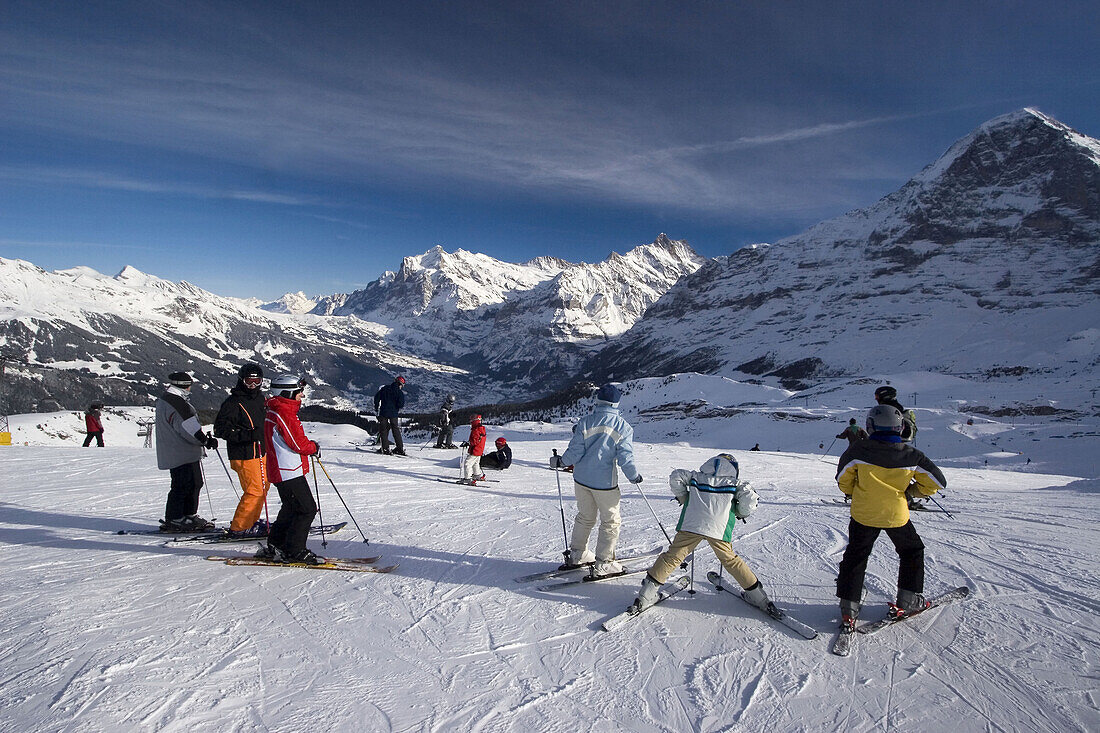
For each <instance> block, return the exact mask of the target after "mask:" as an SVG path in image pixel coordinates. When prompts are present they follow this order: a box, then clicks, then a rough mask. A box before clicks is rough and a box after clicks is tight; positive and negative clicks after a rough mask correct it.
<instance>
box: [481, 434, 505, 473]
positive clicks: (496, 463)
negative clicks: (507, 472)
mask: <svg viewBox="0 0 1100 733" xmlns="http://www.w3.org/2000/svg"><path fill="white" fill-rule="evenodd" d="M493 445H494V446H496V450H495V451H493V452H492V453H486V454H485V455H483V456H482V457H481V469H482V470H483V471H484V470H485V469H486V468H491V469H493V470H496V471H503V470H504V469H506V468H508V467H509V466H511V465H512V448H511V446H509V445H508V441H507V440H505V439H504V438H503V437H500V438H497V439H496V440H495V441H494V442H493Z"/></svg>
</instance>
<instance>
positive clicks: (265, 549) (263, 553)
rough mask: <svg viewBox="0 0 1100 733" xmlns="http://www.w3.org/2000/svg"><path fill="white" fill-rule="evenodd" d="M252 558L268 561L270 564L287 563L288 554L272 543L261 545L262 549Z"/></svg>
mask: <svg viewBox="0 0 1100 733" xmlns="http://www.w3.org/2000/svg"><path fill="white" fill-rule="evenodd" d="M252 557H254V558H256V559H257V560H267V561H268V562H286V554H285V553H284V552H283V551H282V550H280V549H279V548H278V547H276V546H275V545H272V544H270V543H266V544H263V545H260V549H259V550H257V551H256V554H255V555H253V556H252Z"/></svg>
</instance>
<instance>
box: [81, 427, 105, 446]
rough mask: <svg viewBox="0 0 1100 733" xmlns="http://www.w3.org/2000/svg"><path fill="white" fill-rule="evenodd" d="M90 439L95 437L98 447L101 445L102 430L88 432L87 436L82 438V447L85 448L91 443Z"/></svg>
mask: <svg viewBox="0 0 1100 733" xmlns="http://www.w3.org/2000/svg"><path fill="white" fill-rule="evenodd" d="M92 439H95V441H96V444H97V445H98V446H99V447H100V448H102V447H103V431H102V430H96V431H94V432H91V433H88V437H86V438H84V447H85V448H87V447H88V446H89V445H91V444H92Z"/></svg>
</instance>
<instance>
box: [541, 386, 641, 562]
mask: <svg viewBox="0 0 1100 733" xmlns="http://www.w3.org/2000/svg"><path fill="white" fill-rule="evenodd" d="M621 398H622V393H621V392H620V391H619V389H618V387H616V386H615V385H613V384H605V385H604V386H602V387H600V389H599V390H598V391H597V392H596V405H595V407H593V408H592V412H591V414H589V415H587V416H585V417H582V418H581V419H580V420H579V421H578V422H577V424H576V425H575V426H574V427H573V437H572V438H571V439H570V440H569V447H567V448H566V449H565V452H564V453H562V454H561V455H560V456H553V457H551V459H550V461H551V465H552V466H553V467H554V468H563V467H565V466H573V490H574V491H575V492H576V495H577V518H576V519H575V520H574V522H573V536H572V538H571V539H570V542H569V557H570V561H571V563H573V564H577V565H580V564H584V563H590V562H593V561H594V562H595V563H596V564H595V566H594V568H593V572H594V574H595V575H613V574H615V573H621V572H622V570H623V566H622V565H621V564H619V563H618V562H616V560H615V547H616V546H617V545H618V543H619V527H620V525H621V524H622V520H621V518H620V513H619V500H620V498H621V494H620V492H619V474H618V470H617V468H616V464H618V466H620V467H621V468H622V470H623V473H625V474H626V477H627V478H628V479H630V482H631V483H634V484H640V483H641V482H642V475H641V474H640V473H638V469H637V468H636V467H635V466H634V428H632V427H630V423H628V422H627V421H626V420H624V419H623V417H622V415H620V414H619V400H620V399H621ZM597 515H599V519H600V529H599V533H598V534H597V537H596V549H595V552H594V553H593V552H590V551H589V550H588V538H589V536H590V535H591V534H592V528H593V527H595V526H596V517H597Z"/></svg>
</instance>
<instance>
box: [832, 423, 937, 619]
mask: <svg viewBox="0 0 1100 733" xmlns="http://www.w3.org/2000/svg"><path fill="white" fill-rule="evenodd" d="M904 428H905V418H904V417H903V416H902V413H901V412H900V411H899V410H898V409H897V408H896V407H892V406H890V405H885V404H884V405H877V406H875V407H873V408H871V411H870V412H868V413H867V431H868V432H869V433H870V438H869V439H868V440H864V441H861V442H859V443H855V444H853V445H852V446H850V447H849V448H848V449H847V450H846V451H844V454H843V455H842V456H841V457H840V462H839V463H838V465H837V473H836V480H837V485H838V486H839V487H840V490H841V491H842V492H843V493H844V494H845V495H846V496H850V497H851V499H852V509H851V512H852V518H851V521H850V522H849V523H848V547H847V549H846V550H845V551H844V558H843V559H842V560H841V561H840V574H839V576H838V578H837V587H836V595H837V597H838V598H839V599H840V613H841V617H842V622H841V626H842V628H845V629H851V628H853V627H854V626H855V621H856V619H857V618H858V617H859V611H860V606H861V601H862V599H863V576H864V574H865V573H866V571H867V559H868V558H869V557H870V555H871V550H872V548H873V547H874V544H875V540H877V539H878V536H879V533H880V532H881V531H883V530H885V531H886V534H887V535H888V536H889V537H890V540H891V542H893V543H894V548H895V550H897V553H898V561H899V565H898V595H897V602H896V603H891V604H890V611H889V613H890V615H891V616H894V617H898V618H900V617H901V616H905V615H908V614H912V613H915V612H918V611H922V610H924V609H925V608H927V602H926V601H925V600H924V596H923V595H922V593H923V592H924V543H923V542H922V541H921V538H920V536H919V535H918V534H917V530H916V528H914V527H913V522H912V521H911V520H910V519H909V508H908V505H907V502H906V498H907V494H914V493H917V494H919V495H921V496H931V495H932V494H934V493H936V492H937V491H939V490H940V489H943V488H945V487H946V486H947V479H945V478H944V476H943V473H941V472H940V469H939V468H937V467H936V464H934V463H933V462H932V461H931V460H929V459H928V457H927V456H925V455H924V454H923V453H921V452H920V451H919V450H917V449H916V448H914V447H913V446H911V445H907V444H906V443H904V442H903V441H902V437H901V435H902V431H903V430H904ZM910 482H912V483H913V485H912V486H911V485H910Z"/></svg>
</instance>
